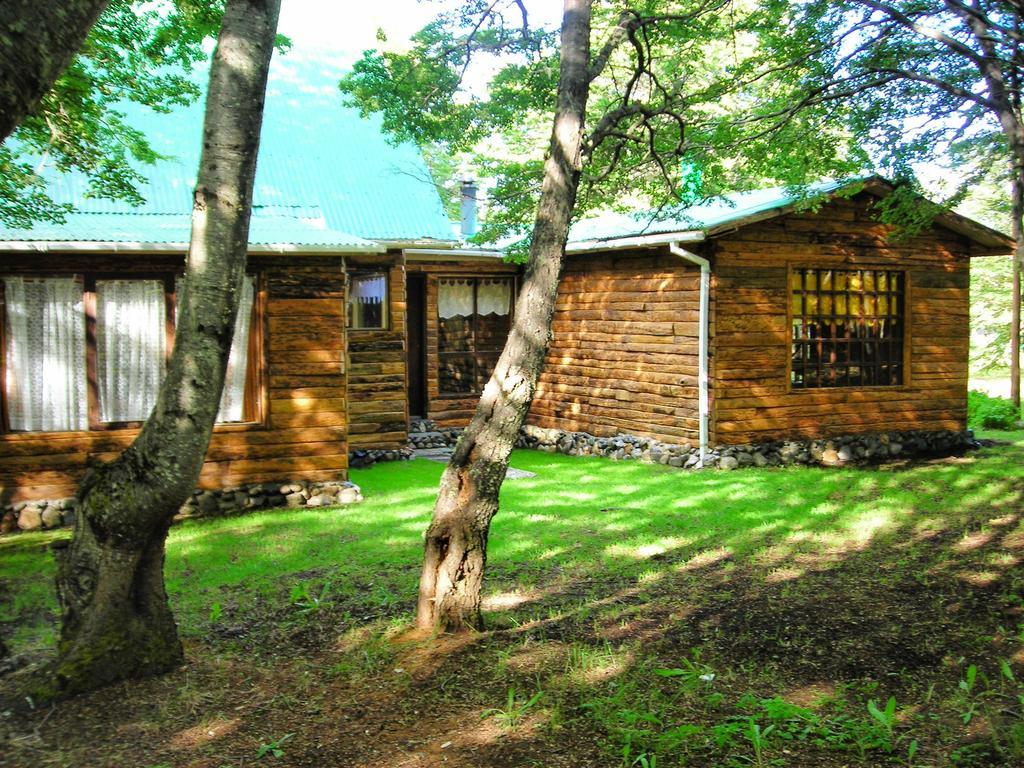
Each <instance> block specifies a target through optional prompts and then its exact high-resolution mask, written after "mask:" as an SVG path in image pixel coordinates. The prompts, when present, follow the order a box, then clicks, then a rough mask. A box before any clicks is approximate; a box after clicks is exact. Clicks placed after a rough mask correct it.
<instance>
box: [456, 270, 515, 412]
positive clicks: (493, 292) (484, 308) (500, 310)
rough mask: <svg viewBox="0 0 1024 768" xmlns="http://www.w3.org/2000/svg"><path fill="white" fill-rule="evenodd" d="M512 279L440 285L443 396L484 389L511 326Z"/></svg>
mask: <svg viewBox="0 0 1024 768" xmlns="http://www.w3.org/2000/svg"><path fill="white" fill-rule="evenodd" d="M512 289H513V281H512V278H506V277H487V278H485V277H481V278H473V277H451V278H441V280H440V281H439V282H438V287H437V315H438V343H437V352H438V361H439V370H438V386H439V389H440V391H441V394H449V395H454V394H466V395H471V394H476V393H479V392H481V391H483V388H484V385H485V384H486V383H487V380H488V379H489V378H490V377H491V373H492V372H493V371H494V366H495V365H497V362H498V357H500V355H501V350H502V349H504V348H505V340H506V339H507V338H508V333H509V331H510V330H511V328H512Z"/></svg>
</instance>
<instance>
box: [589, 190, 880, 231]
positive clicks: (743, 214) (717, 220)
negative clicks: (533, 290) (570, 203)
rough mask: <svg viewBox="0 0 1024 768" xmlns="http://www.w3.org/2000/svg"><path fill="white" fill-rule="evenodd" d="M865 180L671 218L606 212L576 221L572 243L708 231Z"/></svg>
mask: <svg viewBox="0 0 1024 768" xmlns="http://www.w3.org/2000/svg"><path fill="white" fill-rule="evenodd" d="M862 181H864V179H853V180H850V179H847V180H843V181H831V180H830V181H821V182H818V183H816V184H810V185H808V186H806V187H804V188H801V189H795V188H792V187H771V188H769V189H759V190H756V191H753V192H739V193H735V194H731V195H724V196H722V197H718V198H714V199H712V200H709V201H707V202H704V203H701V204H699V205H693V206H690V207H689V208H686V209H685V210H683V211H681V212H680V214H679V215H677V216H674V217H672V218H667V219H660V218H659V219H655V215H654V214H653V213H651V212H641V213H635V214H624V213H606V214H602V215H600V216H596V217H594V218H590V219H583V220H582V221H579V222H577V223H576V224H574V225H573V227H572V229H571V230H570V232H569V242H570V243H582V242H601V241H607V240H617V239H619V238H624V237H637V236H641V235H660V234H668V233H672V232H706V231H708V230H712V229H716V228H718V227H722V226H726V225H728V224H731V223H734V222H740V221H743V220H745V219H749V218H751V217H755V216H757V215H759V214H762V213H767V212H769V211H772V210H776V209H778V208H785V207H787V206H790V205H793V204H795V203H797V202H800V201H801V200H808V199H814V198H820V197H822V196H824V195H828V194H831V193H833V192H837V191H839V190H840V189H843V188H844V187H849V186H851V185H852V184H857V183H860V182H862Z"/></svg>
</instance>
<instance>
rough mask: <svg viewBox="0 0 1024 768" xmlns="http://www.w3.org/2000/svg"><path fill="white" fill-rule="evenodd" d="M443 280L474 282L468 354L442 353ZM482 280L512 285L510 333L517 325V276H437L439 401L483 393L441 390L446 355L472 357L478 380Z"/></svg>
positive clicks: (471, 396)
mask: <svg viewBox="0 0 1024 768" xmlns="http://www.w3.org/2000/svg"><path fill="white" fill-rule="evenodd" d="M442 280H472V281H473V317H474V321H473V333H472V340H473V341H472V349H470V350H467V351H466V352H447V353H446V352H442V351H441V336H440V328H441V281H442ZM481 280H508V281H509V282H511V283H512V298H511V301H510V302H509V320H508V321H509V333H511V332H512V330H511V329H512V326H513V325H514V324H515V319H516V298H517V297H518V295H519V291H518V288H519V285H518V279H517V277H516V276H515V275H503V274H495V275H481V274H472V275H470V274H461V275H459V274H444V275H438V276H437V305H438V306H437V317H436V318H435V322H436V323H437V329H438V340H437V371H436V375H437V397H438V399H439V400H466V399H471V398H478V397H480V395H481V394H482V393H483V390H482V389H480V390H476V389H474V390H472V391H470V392H445V391H444V390H443V389H442V388H441V361H442V360H443V359H444V356H445V355H446V354H447V355H466V354H470V355H472V356H473V379H474V380H476V378H477V375H478V373H479V371H478V370H477V362H476V358H477V354H478V351H477V348H476V334H477V329H476V320H475V318H476V317H477V314H478V313H477V295H478V293H477V285H478V284H479V281H481ZM507 341H508V337H506V342H507Z"/></svg>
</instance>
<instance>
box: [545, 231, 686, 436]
mask: <svg viewBox="0 0 1024 768" xmlns="http://www.w3.org/2000/svg"><path fill="white" fill-rule="evenodd" d="M699 274H700V273H699V270H698V269H697V268H696V267H695V266H693V265H690V264H687V263H685V262H683V261H682V260H681V259H680V258H678V257H677V256H673V255H671V254H669V253H668V252H667V250H666V249H664V248H662V249H658V250H643V251H624V252H614V253H603V254H581V255H570V256H569V257H568V258H567V260H566V266H565V269H564V272H563V276H562V280H561V282H560V284H559V287H558V298H557V304H556V307H555V316H554V320H553V322H552V341H551V346H550V348H549V350H548V355H547V359H546V363H545V367H544V372H543V373H542V374H541V378H540V382H539V384H538V388H537V394H536V396H535V397H534V401H533V406H532V408H531V409H530V415H529V418H528V423H529V424H533V425H535V426H540V427H545V428H557V429H564V430H570V431H581V432H589V433H590V434H592V435H597V436H608V435H614V434H616V433H629V434H634V435H642V436H646V437H653V438H657V439H659V440H664V441H667V442H675V443H678V442H681V441H682V440H696V438H697V432H698V426H699V425H698V413H697V374H698V359H697V334H698V318H699V309H700V308H699Z"/></svg>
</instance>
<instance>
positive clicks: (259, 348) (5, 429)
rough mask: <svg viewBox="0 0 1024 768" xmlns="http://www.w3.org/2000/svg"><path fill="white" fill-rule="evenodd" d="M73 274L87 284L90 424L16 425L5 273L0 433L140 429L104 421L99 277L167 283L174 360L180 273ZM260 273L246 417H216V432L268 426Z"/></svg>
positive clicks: (0, 287)
mask: <svg viewBox="0 0 1024 768" xmlns="http://www.w3.org/2000/svg"><path fill="white" fill-rule="evenodd" d="M70 276H71V277H73V278H75V279H76V280H79V281H80V282H81V283H82V305H83V315H84V317H83V319H84V322H85V371H86V401H87V414H88V425H87V427H86V429H85V430H65V431H64V432H34V431H21V430H12V429H11V428H10V417H9V413H8V401H7V397H8V396H7V337H6V333H7V322H6V317H7V306H6V298H5V293H4V276H0V434H3V435H4V436H32V437H38V436H40V435H57V434H69V433H74V434H79V433H81V432H110V431H115V430H124V429H139V428H140V427H141V426H142V424H143V422H142V421H121V422H105V421H101V420H100V410H99V379H98V362H97V347H96V332H97V328H96V282H97V281H104V280H158V281H160V282H162V283H163V286H164V308H165V313H164V333H165V344H164V362H165V364H166V363H167V362H169V361H170V357H171V353H172V352H173V350H174V334H175V309H176V304H177V295H176V293H175V281H176V279H177V278H178V277H179V276H180V273H175V272H114V271H112V272H96V271H84V272H75V273H71V275H70ZM249 276H250V277H253V278H255V285H254V288H253V307H252V313H251V315H250V317H249V323H250V325H249V350H248V357H247V368H246V371H247V372H246V385H245V404H244V406H243V416H244V418H245V420H244V421H228V422H216V423H215V424H214V430H215V431H237V430H249V429H253V428H260V427H265V426H266V420H267V415H268V414H269V413H270V406H269V392H268V390H267V386H266V384H267V376H266V368H267V366H266V333H267V331H266V324H267V320H266V303H267V289H266V276H265V275H264V274H262V273H261V272H257V273H250V275H249ZM24 277H28V278H32V279H40V280H45V279H53V278H61V277H68V274H67V273H53V274H26V275H24Z"/></svg>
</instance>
